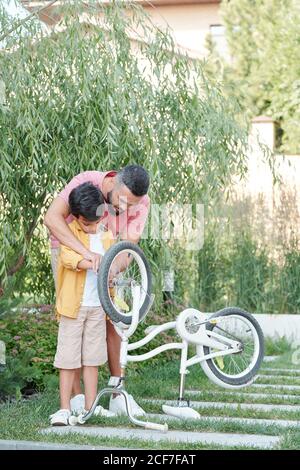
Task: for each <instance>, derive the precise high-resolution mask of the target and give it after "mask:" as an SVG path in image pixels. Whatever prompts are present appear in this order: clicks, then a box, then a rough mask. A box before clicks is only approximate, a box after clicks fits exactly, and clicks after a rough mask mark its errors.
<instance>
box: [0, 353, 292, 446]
mask: <svg viewBox="0 0 300 470" xmlns="http://www.w3.org/2000/svg"><path fill="white" fill-rule="evenodd" d="M284 356H285V358H284V357H280V358H279V359H278V360H277V361H276V362H275V363H272V366H271V367H272V368H273V367H281V365H282V364H284V363H285V364H288V363H289V361H290V357H291V353H290V352H286V353H285V354H284ZM178 370H179V361H174V360H173V361H171V362H170V363H166V364H164V365H163V366H161V367H158V366H157V365H155V367H153V365H151V361H150V362H149V365H147V366H146V367H144V368H143V369H141V371H140V372H138V371H137V370H135V371H134V370H132V369H131V368H130V367H129V371H128V372H129V378H128V381H127V383H126V386H127V390H128V391H129V393H132V394H133V395H134V397H135V398H136V400H137V401H138V402H140V403H141V404H142V405H143V407H144V408H145V410H146V411H147V412H153V413H162V411H161V406H160V405H159V404H154V403H142V401H141V400H143V399H147V398H148V399H155V398H157V399H166V400H167V399H176V398H177V395H178V393H177V392H176V387H177V385H178V384H179V374H178ZM104 375H105V374H104ZM102 377H103V374H102ZM105 384H106V382H105V381H104V380H103V379H102V380H101V383H100V384H99V386H100V387H102V386H104V385H105ZM186 387H187V389H189V390H199V392H200V393H201V395H199V396H197V397H195V396H193V397H191V399H192V400H195V401H196V400H199V401H221V400H222V401H228V402H230V401H231V402H235V403H277V404H297V403H298V401H297V400H296V403H295V400H288V399H287V400H284V401H282V402H280V401H279V400H278V399H273V398H272V394H274V393H279V391H278V390H277V389H272V390H270V392H269V398H268V399H267V400H266V399H264V400H262V399H259V398H257V399H254V400H253V399H252V398H251V400H250V399H249V398H247V397H243V391H238V392H237V393H236V394H235V395H230V400H228V395H226V390H224V389H221V388H220V387H217V386H215V385H214V384H212V383H211V382H210V381H209V380H208V379H207V378H206V376H205V375H204V373H203V372H202V369H201V367H200V366H198V365H196V366H193V367H192V368H191V370H190V373H189V374H188V375H187V379H186ZM250 390H251V391H252V390H253V389H251V387H249V388H247V389H244V391H245V392H250ZM211 391H221V392H222V394H221V395H220V396H219V398H218V399H217V397H216V395H212V394H211V393H210V392H211ZM256 392H257V393H261V392H262V391H261V390H259V391H258V390H256ZM263 393H268V392H265V390H264V391H263ZM293 394H294V393H293ZM299 399H300V395H299ZM274 400H275V401H274ZM101 404H103V405H104V406H107V404H108V398H107V397H105V398H104V399H103V401H102V402H101ZM58 408H59V399H58V382H57V380H53V381H52V383H51V384H49V386H48V387H47V390H45V391H44V392H42V393H40V394H39V395H37V396H35V397H34V398H32V399H29V400H19V401H16V402H11V403H3V404H2V405H1V406H0V439H13V440H24V439H25V440H33V441H45V440H46V439H47V441H48V442H59V443H74V444H76V443H77V444H90V445H98V446H107V447H115V446H118V447H126V448H130V447H131V448H144V449H165V448H166V444H164V443H153V442H151V443H149V442H148V443H147V442H143V441H136V440H131V439H126V440H124V439H119V438H114V439H107V438H99V437H91V436H82V435H74V434H70V435H68V436H67V435H65V436H55V435H47V438H45V436H43V435H42V434H40V433H39V431H40V430H41V429H43V428H45V427H48V426H49V415H50V414H51V413H53V412H55V411H56V410H57V409H58ZM199 411H200V414H201V416H203V417H206V416H210V417H212V416H224V417H240V418H258V419H259V418H262V419H270V420H271V419H285V420H286V419H291V420H295V421H296V420H299V418H300V414H299V413H297V412H294V411H292V412H284V411H276V410H272V411H268V412H263V411H257V410H242V409H241V408H240V407H239V408H237V409H235V410H228V409H225V408H221V409H217V408H205V409H201V410H199ZM154 421H155V419H154ZM158 421H159V420H158ZM95 424H97V425H99V426H103V427H105V426H115V427H118V426H123V427H124V426H126V427H134V426H133V425H131V423H130V421H129V420H128V419H127V418H126V417H122V418H114V419H107V418H106V419H104V418H98V417H97V418H92V419H91V420H90V421H89V422H88V423H87V424H86V425H85V426H92V425H95ZM168 424H169V429H170V430H172V429H181V430H183V431H209V432H227V433H240V434H243V433H249V434H264V435H277V436H280V437H281V441H280V445H279V448H280V449H297V448H298V449H299V448H300V431H297V430H295V429H293V428H280V427H279V426H277V425H276V424H270V425H268V426H266V425H264V424H260V423H257V424H247V423H228V422H226V421H220V422H211V421H206V420H205V419H203V420H201V419H200V420H199V421H193V422H191V421H189V422H182V421H179V420H175V419H174V420H170V421H168ZM167 448H168V449H202V448H203V449H217V448H218V449H220V446H212V445H209V446H208V445H199V444H177V443H176V444H171V443H168V444H167ZM224 448H226V449H228V448H229V447H227V446H226V447H224ZM233 448H235V447H233Z"/></svg>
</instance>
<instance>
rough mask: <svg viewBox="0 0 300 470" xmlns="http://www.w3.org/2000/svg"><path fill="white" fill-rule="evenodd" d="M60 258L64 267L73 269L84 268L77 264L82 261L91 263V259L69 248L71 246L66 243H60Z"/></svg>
mask: <svg viewBox="0 0 300 470" xmlns="http://www.w3.org/2000/svg"><path fill="white" fill-rule="evenodd" d="M60 260H61V263H62V265H63V266H64V267H65V268H67V269H72V270H73V271H76V270H77V269H84V268H82V267H81V268H80V267H79V264H81V263H83V261H86V262H87V263H91V261H88V260H85V259H84V257H83V256H82V255H80V254H79V253H77V252H76V251H74V250H71V248H69V247H68V246H66V245H60ZM85 269H88V268H85Z"/></svg>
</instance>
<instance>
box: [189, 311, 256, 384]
mask: <svg viewBox="0 0 300 470" xmlns="http://www.w3.org/2000/svg"><path fill="white" fill-rule="evenodd" d="M217 318H219V320H218V321H217V323H216V324H212V323H208V324H207V325H206V329H207V330H210V331H214V332H216V333H218V334H220V335H222V336H225V337H227V338H229V339H235V340H238V341H239V342H240V343H241V350H240V351H239V352H237V353H233V354H229V355H226V356H221V357H220V358H211V359H208V360H206V361H203V362H202V363H201V366H202V368H203V370H204V372H205V373H206V375H207V376H208V377H209V378H210V379H211V380H212V381H213V382H214V383H216V384H217V385H221V386H222V387H225V388H240V387H245V386H246V385H250V384H251V383H252V382H253V381H254V380H255V378H256V374H257V372H258V370H259V368H260V366H261V363H262V360H263V357H264V335H263V332H262V330H261V327H260V326H259V324H258V322H257V321H256V319H255V318H254V317H253V316H252V315H251V314H250V313H248V312H246V311H245V310H242V309H240V308H236V307H229V308H225V309H223V310H220V311H219V312H217V313H215V314H213V315H212V316H211V317H210V319H217ZM198 348H203V353H204V355H207V354H211V353H213V352H214V351H215V350H214V349H213V348H211V347H208V346H198V347H197V349H198ZM199 353H200V354H201V353H202V351H201V350H199Z"/></svg>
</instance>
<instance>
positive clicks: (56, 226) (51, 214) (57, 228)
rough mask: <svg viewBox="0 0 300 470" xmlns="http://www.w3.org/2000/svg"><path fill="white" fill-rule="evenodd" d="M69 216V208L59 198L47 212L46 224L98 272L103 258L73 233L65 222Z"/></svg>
mask: <svg viewBox="0 0 300 470" xmlns="http://www.w3.org/2000/svg"><path fill="white" fill-rule="evenodd" d="M69 214H70V210H69V206H68V205H67V204H66V203H65V201H64V200H63V199H62V198H60V197H57V198H55V199H54V201H53V202H52V204H51V206H50V207H49V209H48V211H47V212H46V215H45V218H44V224H45V225H46V227H47V228H48V229H49V230H50V232H51V233H52V234H53V235H54V236H55V237H56V238H57V239H58V241H59V242H60V243H61V244H62V245H65V246H67V247H69V248H71V249H72V250H74V251H76V252H77V253H79V254H80V255H82V256H83V258H85V259H87V260H89V261H91V262H92V266H93V270H94V271H97V270H98V268H99V263H100V259H101V256H100V255H98V254H97V253H93V252H91V251H89V250H88V249H87V248H86V247H85V246H84V245H83V244H82V243H81V242H80V241H79V240H78V239H77V238H76V237H75V235H74V234H73V233H72V232H71V230H70V229H69V227H68V224H67V223H66V221H65V218H66V217H68V215H69Z"/></svg>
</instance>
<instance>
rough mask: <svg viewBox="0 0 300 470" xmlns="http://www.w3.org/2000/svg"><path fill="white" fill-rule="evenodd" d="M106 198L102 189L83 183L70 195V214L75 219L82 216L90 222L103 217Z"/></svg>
mask: <svg viewBox="0 0 300 470" xmlns="http://www.w3.org/2000/svg"><path fill="white" fill-rule="evenodd" d="M103 204H104V197H103V194H102V192H101V191H100V189H99V188H98V187H97V186H95V185H93V184H92V183H89V182H87V183H82V184H80V185H79V186H77V187H76V188H74V189H72V191H71V192H70V195H69V206H70V212H71V214H72V215H74V217H77V218H78V217H79V216H80V215H81V216H82V217H84V218H85V219H87V220H89V221H90V222H95V221H96V220H98V219H99V217H101V215H102V214H103V209H104V206H103Z"/></svg>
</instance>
